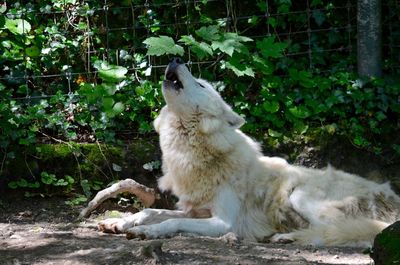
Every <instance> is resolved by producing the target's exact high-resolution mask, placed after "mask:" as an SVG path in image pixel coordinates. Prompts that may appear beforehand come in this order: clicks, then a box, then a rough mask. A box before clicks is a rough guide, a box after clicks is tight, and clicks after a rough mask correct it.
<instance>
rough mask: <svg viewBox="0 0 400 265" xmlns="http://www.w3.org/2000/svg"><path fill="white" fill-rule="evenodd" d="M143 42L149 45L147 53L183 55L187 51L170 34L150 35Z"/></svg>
mask: <svg viewBox="0 0 400 265" xmlns="http://www.w3.org/2000/svg"><path fill="white" fill-rule="evenodd" d="M143 43H144V44H147V45H148V49H147V55H155V56H161V55H164V54H173V55H180V56H182V55H183V54H184V52H185V51H184V50H183V48H182V46H179V45H177V44H175V42H174V40H173V39H172V38H171V37H168V36H160V37H150V38H147V39H145V40H144V41H143Z"/></svg>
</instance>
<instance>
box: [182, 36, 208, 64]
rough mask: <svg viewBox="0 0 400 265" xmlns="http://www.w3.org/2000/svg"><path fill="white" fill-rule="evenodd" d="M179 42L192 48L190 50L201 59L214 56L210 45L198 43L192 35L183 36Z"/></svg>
mask: <svg viewBox="0 0 400 265" xmlns="http://www.w3.org/2000/svg"><path fill="white" fill-rule="evenodd" d="M179 41H180V42H183V43H185V44H186V45H188V46H190V49H191V50H192V51H193V52H194V53H195V54H196V55H197V57H199V59H203V58H204V57H206V56H207V55H212V54H213V51H212V49H211V46H210V45H208V44H207V43H205V42H198V41H196V40H195V39H194V38H193V36H192V35H189V36H182V37H181V39H180V40H179Z"/></svg>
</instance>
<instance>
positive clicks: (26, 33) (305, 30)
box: [0, 0, 400, 100]
mask: <svg viewBox="0 0 400 265" xmlns="http://www.w3.org/2000/svg"><path fill="white" fill-rule="evenodd" d="M278 2H279V1H272V0H266V1H256V2H253V1H229V0H227V1H217V0H209V1H171V2H163V1H122V2H119V1H108V0H104V1H103V2H100V3H99V2H97V1H72V0H64V1H52V2H49V3H48V4H40V5H39V4H37V3H35V4H31V3H29V2H27V3H26V4H24V2H16V3H12V2H6V3H4V5H7V11H6V12H5V13H4V15H5V17H7V18H10V19H22V20H23V23H22V29H21V32H22V34H21V36H20V38H21V40H22V41H20V43H22V47H19V48H20V49H21V50H23V55H22V58H15V61H13V62H10V61H8V62H5V63H3V67H2V69H1V70H0V73H1V76H0V81H1V82H5V83H7V84H11V85H15V84H21V83H25V85H26V87H27V88H30V89H26V93H25V94H21V93H14V98H15V99H17V100H18V99H24V98H26V97H31V98H35V97H39V98H42V97H43V98H46V97H49V96H50V95H51V94H52V92H51V91H46V89H44V91H41V92H40V93H35V90H36V88H37V87H42V86H49V84H52V83H59V84H62V85H63V86H65V87H66V89H65V88H64V89H63V91H64V92H65V93H70V92H72V91H74V90H75V89H76V88H77V84H79V82H80V81H79V80H93V79H95V77H96V74H97V72H96V69H94V68H93V60H94V58H100V59H103V60H106V61H109V62H110V63H113V64H117V65H119V64H120V65H124V66H125V67H127V68H128V70H129V71H130V72H131V73H134V72H135V71H138V70H142V69H143V67H151V69H153V75H156V76H157V75H159V74H160V73H161V71H162V69H163V68H164V67H165V66H166V59H164V58H155V57H151V56H145V59H144V60H143V59H142V58H141V59H140V60H138V59H137V58H134V57H135V56H137V55H138V54H142V55H143V54H145V53H146V47H145V45H144V44H143V43H142V41H143V40H144V39H146V38H148V37H150V36H154V35H157V34H165V35H170V36H173V37H175V38H178V37H179V36H180V35H182V34H188V33H189V32H190V31H192V30H193V29H194V28H197V27H200V26H201V25H204V24H207V23H210V21H206V20H212V21H214V23H223V24H224V25H225V27H226V29H227V31H235V32H239V33H240V34H241V35H244V36H247V37H250V38H252V39H253V40H257V39H262V38H264V37H266V36H275V37H276V38H277V39H278V40H280V41H286V42H289V43H290V46H289V47H291V48H289V49H288V50H287V51H286V52H285V54H284V55H285V57H288V58H294V57H295V58H296V60H302V61H307V65H308V68H309V70H311V71H315V70H316V71H318V72H321V71H322V72H324V71H330V69H331V66H330V65H324V63H323V62H321V60H324V58H326V57H335V56H339V58H340V57H341V56H342V57H343V56H345V57H346V56H347V57H349V58H351V57H352V58H355V50H356V49H355V43H356V15H357V10H356V4H357V3H356V2H355V1H350V0H349V1H329V2H326V1H325V2H326V3H325V4H324V5H318V3H320V2H321V1H311V2H310V1H300V2H301V3H294V2H293V3H290V1H287V2H288V3H290V4H288V5H286V6H285V5H282V4H281V5H278V4H277V3H278ZM397 9H398V3H397V2H391V3H386V4H385V6H384V9H383V12H384V17H385V21H384V23H383V26H384V29H383V31H384V39H383V40H384V47H385V53H384V56H385V62H387V65H388V67H387V71H389V72H392V73H394V72H395V71H398V67H399V55H398V54H399V49H400V47H399V46H400V45H399V39H400V37H399V32H400V30H399V25H398V23H396V22H395V21H397V20H396V19H397V18H398V16H399V15H398V13H396V12H395V11H396V10H397ZM203 13H207V18H205V17H204V16H203V15H202V14H203ZM24 21H29V25H25V24H24ZM279 25H283V26H279ZM25 26H26V27H29V28H30V29H29V30H27V29H25V28H24V27H25ZM35 34H43V36H44V38H45V39H47V40H39V41H38V40H36V39H35V38H34V37H33V36H34V35H35ZM30 40H33V41H36V43H33V42H32V41H30ZM39 42H40V43H39ZM23 45H26V46H23ZM7 47H8V46H7V45H5V46H4V49H5V50H4V51H3V52H2V55H3V58H4V57H5V55H6V53H10V51H7ZM10 50H11V48H10ZM11 56H12V55H11ZM185 59H186V60H187V61H188V62H189V63H190V64H191V65H213V64H216V63H217V62H218V58H213V59H211V60H210V59H207V60H198V58H195V59H193V58H192V56H191V53H190V50H188V51H187V52H186V58H185ZM338 60H340V59H338ZM33 62H35V63H33ZM354 62H355V59H354V60H353V64H350V65H342V66H338V67H344V68H349V70H352V68H354ZM335 67H336V66H335ZM158 70H161V71H158ZM344 70H346V69H344Z"/></svg>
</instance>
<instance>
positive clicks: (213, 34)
mask: <svg viewBox="0 0 400 265" xmlns="http://www.w3.org/2000/svg"><path fill="white" fill-rule="evenodd" d="M218 32H219V27H218V26H213V25H212V26H208V27H201V28H200V29H198V30H196V34H197V36H199V37H200V38H202V39H204V40H207V41H213V40H217V39H219V37H220V35H219V34H218Z"/></svg>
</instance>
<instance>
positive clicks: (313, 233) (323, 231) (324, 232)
mask: <svg viewBox="0 0 400 265" xmlns="http://www.w3.org/2000/svg"><path fill="white" fill-rule="evenodd" d="M387 226H389V224H388V223H385V222H381V221H377V220H373V219H368V218H356V219H341V220H337V221H335V222H333V223H331V224H326V225H321V226H315V227H310V228H307V229H303V230H297V231H295V232H293V233H292V236H293V238H294V239H295V242H296V243H299V244H303V245H306V244H310V245H323V246H353V247H356V246H357V247H370V246H371V245H372V244H373V241H374V238H375V236H376V235H377V234H378V233H380V232H381V231H382V230H383V229H384V228H386V227H387Z"/></svg>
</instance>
